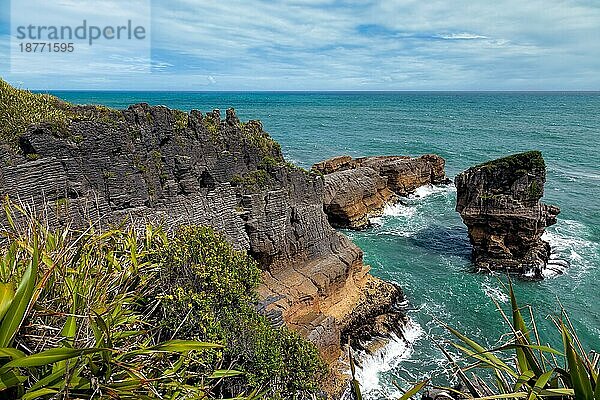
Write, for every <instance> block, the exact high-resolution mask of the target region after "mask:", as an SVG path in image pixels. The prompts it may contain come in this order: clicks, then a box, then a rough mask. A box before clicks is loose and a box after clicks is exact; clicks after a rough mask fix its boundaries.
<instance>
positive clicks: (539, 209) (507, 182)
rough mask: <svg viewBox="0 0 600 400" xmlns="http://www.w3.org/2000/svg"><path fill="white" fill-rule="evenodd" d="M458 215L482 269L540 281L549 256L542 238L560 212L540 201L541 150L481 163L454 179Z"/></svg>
mask: <svg viewBox="0 0 600 400" xmlns="http://www.w3.org/2000/svg"><path fill="white" fill-rule="evenodd" d="M454 182H455V184H456V189H457V202H456V211H458V212H459V213H460V215H461V217H462V219H463V221H464V223H465V225H467V227H468V230H469V238H470V240H471V244H472V245H473V262H474V263H475V264H476V265H477V266H478V267H479V268H482V269H490V270H504V271H508V272H515V273H519V274H522V275H527V276H532V277H536V278H539V277H541V276H542V270H543V268H544V266H545V265H546V263H547V262H548V258H549V256H550V245H549V244H548V243H547V242H545V241H543V240H542V239H541V237H542V234H543V233H544V229H545V228H546V227H547V226H550V225H553V224H555V223H556V216H557V215H558V213H559V212H560V209H559V208H558V207H556V206H551V205H546V204H543V203H540V201H539V200H540V199H541V197H542V196H543V195H544V183H545V182H546V166H545V163H544V159H543V157H542V154H541V153H540V152H539V151H531V152H526V153H521V154H516V155H513V156H509V157H505V158H501V159H498V160H494V161H490V162H487V163H485V164H481V165H478V166H475V167H472V168H469V169H468V170H466V171H464V172H462V173H460V174H459V175H457V176H456V178H455V181H454Z"/></svg>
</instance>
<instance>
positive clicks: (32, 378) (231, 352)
mask: <svg viewBox="0 0 600 400" xmlns="http://www.w3.org/2000/svg"><path fill="white" fill-rule="evenodd" d="M7 210H8V214H7V215H8V221H9V226H7V227H3V228H2V231H1V236H0V397H2V398H9V399H10V398H91V397H96V398H121V399H151V398H177V399H181V398H215V397H216V398H220V397H238V396H242V397H246V398H254V397H256V396H257V395H260V396H261V397H266V398H289V397H294V396H296V395H298V394H300V393H305V394H307V393H312V392H315V391H316V390H317V379H318V378H319V376H320V375H321V374H322V373H323V372H324V367H323V363H322V361H321V360H320V358H319V357H318V355H317V351H316V349H315V348H314V346H312V345H311V344H309V343H308V342H306V341H304V340H303V339H301V338H299V337H298V336H297V335H296V334H294V333H292V332H290V331H288V330H287V329H285V328H282V329H279V328H274V327H272V326H271V325H270V323H269V322H268V321H267V320H266V319H265V318H264V317H263V316H261V315H259V314H258V312H257V311H256V309H255V307H254V305H255V302H256V300H257V295H256V291H255V289H256V285H257V284H258V282H259V279H260V271H259V269H258V266H257V265H256V263H255V262H254V261H253V260H252V259H251V258H250V257H249V256H247V255H246V254H245V253H241V252H238V251H235V250H234V249H233V248H232V247H231V245H229V244H228V243H226V242H225V241H224V240H223V239H222V238H221V237H220V236H219V235H217V234H215V233H214V232H213V231H212V230H210V229H208V228H203V227H184V228H181V229H179V230H177V231H175V232H172V233H166V232H165V231H163V230H162V229H160V228H157V227H151V226H148V227H146V229H142V230H133V229H112V230H108V231H106V232H95V231H94V230H93V228H90V230H88V231H86V232H85V233H84V234H81V235H77V234H75V232H73V231H70V230H68V229H65V230H62V231H50V230H48V229H47V228H46V226H45V224H43V223H40V222H39V221H38V220H36V219H35V218H33V217H31V215H30V214H27V213H25V212H24V211H23V210H21V209H18V208H17V211H16V212H15V211H14V209H11V208H7Z"/></svg>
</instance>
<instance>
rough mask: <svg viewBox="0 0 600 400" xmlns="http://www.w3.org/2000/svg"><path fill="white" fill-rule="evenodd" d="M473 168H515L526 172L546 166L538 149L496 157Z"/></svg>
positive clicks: (488, 169)
mask: <svg viewBox="0 0 600 400" xmlns="http://www.w3.org/2000/svg"><path fill="white" fill-rule="evenodd" d="M472 168H473V169H485V170H487V171H494V170H496V169H508V170H515V171H516V172H521V171H522V172H526V171H528V170H531V169H534V168H546V164H545V162H544V157H542V153H541V152H540V151H539V150H532V151H527V152H524V153H519V154H513V155H510V156H507V157H502V158H498V159H496V160H492V161H488V162H485V163H483V164H479V165H476V166H475V167H472Z"/></svg>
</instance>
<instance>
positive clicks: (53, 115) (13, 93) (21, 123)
mask: <svg viewBox="0 0 600 400" xmlns="http://www.w3.org/2000/svg"><path fill="white" fill-rule="evenodd" d="M73 115H74V113H73V112H72V105H71V104H69V103H66V102H64V101H62V100H60V99H59V98H58V97H55V96H51V95H49V94H34V93H31V92H29V91H28V90H22V89H16V88H14V87H12V86H11V85H9V84H8V83H6V82H5V81H4V80H2V79H0V121H2V124H1V125H0V140H1V141H2V142H8V143H10V144H16V142H17V140H18V137H19V136H20V135H22V134H23V133H24V132H25V130H26V129H27V128H28V127H29V126H30V125H33V124H39V123H42V122H46V123H49V124H51V125H52V126H53V127H55V129H56V130H57V132H64V131H66V130H67V128H68V126H69V123H70V121H71V118H72V117H73Z"/></svg>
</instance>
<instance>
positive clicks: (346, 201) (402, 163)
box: [312, 154, 450, 229]
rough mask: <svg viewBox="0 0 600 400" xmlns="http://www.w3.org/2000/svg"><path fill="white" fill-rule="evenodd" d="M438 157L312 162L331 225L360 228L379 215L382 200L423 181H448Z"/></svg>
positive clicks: (411, 190)
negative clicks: (322, 186)
mask: <svg viewBox="0 0 600 400" xmlns="http://www.w3.org/2000/svg"><path fill="white" fill-rule="evenodd" d="M444 165H445V161H444V159H443V158H442V157H440V156H437V155H433V154H427V155H424V156H421V157H416V158H411V157H404V156H380V157H364V158H357V159H353V158H352V157H350V156H340V157H335V158H331V159H329V160H325V161H322V162H319V163H317V164H315V165H313V167H312V169H313V170H314V171H317V172H319V173H322V174H324V177H325V196H324V199H323V203H324V209H325V212H326V213H327V215H328V216H329V220H330V222H331V223H332V224H333V225H335V226H340V227H346V228H353V229H361V228H364V227H366V226H368V225H369V218H370V217H373V216H377V215H380V214H381V213H382V211H383V209H384V207H385V205H386V204H388V203H391V202H394V201H395V200H397V199H398V196H408V195H409V194H411V193H414V192H415V190H416V189H418V188H419V187H421V186H425V185H437V184H444V183H449V182H450V181H449V180H448V179H447V178H446V174H445V172H444Z"/></svg>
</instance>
